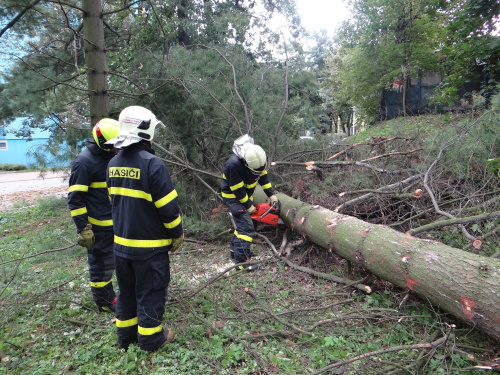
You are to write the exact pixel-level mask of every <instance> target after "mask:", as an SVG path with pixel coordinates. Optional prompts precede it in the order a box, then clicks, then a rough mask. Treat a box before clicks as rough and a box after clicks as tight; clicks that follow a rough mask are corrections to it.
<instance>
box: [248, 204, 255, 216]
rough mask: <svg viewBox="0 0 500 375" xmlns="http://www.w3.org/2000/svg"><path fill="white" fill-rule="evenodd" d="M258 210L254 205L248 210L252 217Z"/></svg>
mask: <svg viewBox="0 0 500 375" xmlns="http://www.w3.org/2000/svg"><path fill="white" fill-rule="evenodd" d="M255 210H256V208H255V206H254V205H253V204H252V205H251V206H250V207H248V208H247V212H248V213H249V214H250V215H251V214H253V213H254V212H255Z"/></svg>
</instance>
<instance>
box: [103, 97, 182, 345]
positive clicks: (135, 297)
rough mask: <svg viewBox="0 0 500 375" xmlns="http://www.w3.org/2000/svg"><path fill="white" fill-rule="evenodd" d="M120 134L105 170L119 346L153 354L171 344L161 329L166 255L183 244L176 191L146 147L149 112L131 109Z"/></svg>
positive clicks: (151, 128) (151, 125)
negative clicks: (135, 346)
mask: <svg viewBox="0 0 500 375" xmlns="http://www.w3.org/2000/svg"><path fill="white" fill-rule="evenodd" d="M119 122H120V132H119V134H118V136H117V137H116V138H115V139H113V140H111V141H110V142H109V144H112V145H114V146H115V147H117V148H120V149H122V150H121V151H120V153H119V154H118V155H117V156H116V157H114V158H113V159H112V160H111V162H110V163H109V165H108V171H107V178H106V182H107V186H108V191H109V195H110V198H111V206H112V215H113V225H114V230H115V244H114V253H115V264H116V278H117V280H118V286H119V288H120V294H119V296H118V303H117V305H116V327H117V334H118V343H119V345H120V347H121V348H124V349H127V348H128V347H129V345H130V344H135V343H137V344H138V345H139V348H141V349H142V350H146V351H154V350H157V349H158V348H160V347H162V346H163V345H164V344H166V343H168V342H171V341H172V340H173V339H174V333H173V331H172V330H170V329H166V328H164V327H163V326H162V319H163V315H164V313H165V303H166V301H167V287H168V284H169V282H170V261H169V254H168V252H169V251H170V252H174V251H176V250H177V249H178V248H179V247H180V246H181V245H182V242H183V239H184V236H183V228H182V223H181V216H180V209H179V205H178V199H177V192H176V190H175V188H174V184H173V182H172V179H171V178H170V174H169V172H168V170H167V167H166V166H165V164H164V163H163V161H162V160H161V159H160V158H158V157H157V156H155V154H154V150H153V149H152V148H151V146H152V143H151V142H152V141H153V138H154V135H155V130H156V128H157V127H165V125H163V124H162V123H161V122H160V121H159V120H158V119H157V118H156V116H155V115H154V114H153V113H152V112H151V111H150V110H148V109H146V108H144V107H139V106H131V107H127V108H125V109H123V110H122V111H121V113H120V116H119Z"/></svg>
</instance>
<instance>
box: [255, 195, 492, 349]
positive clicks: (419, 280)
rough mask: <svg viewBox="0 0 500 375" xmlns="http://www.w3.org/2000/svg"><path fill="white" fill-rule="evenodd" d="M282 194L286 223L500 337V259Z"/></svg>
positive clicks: (388, 279) (302, 233)
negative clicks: (368, 221)
mask: <svg viewBox="0 0 500 375" xmlns="http://www.w3.org/2000/svg"><path fill="white" fill-rule="evenodd" d="M277 196H278V198H279V200H280V206H281V213H280V217H281V219H282V220H283V222H284V224H285V225H287V226H288V227H289V228H291V229H292V230H294V231H295V232H297V233H299V234H300V235H302V236H303V237H304V238H307V239H308V240H310V241H312V242H314V243H315V244H317V245H319V246H321V247H323V248H325V249H327V250H328V251H334V252H335V253H337V254H338V255H339V256H341V257H342V258H344V259H347V260H349V261H351V262H353V263H356V264H358V265H360V266H362V267H364V268H365V269H367V270H368V271H370V272H371V273H373V274H374V275H377V276H378V277H380V278H382V279H384V280H387V281H390V282H391V283H393V284H395V285H397V286H400V287H402V288H408V289H410V290H411V291H413V292H415V293H416V294H417V295H419V296H420V297H421V298H422V299H424V300H427V301H429V302H430V303H432V304H433V305H434V306H437V307H439V308H441V309H443V310H445V311H446V312H448V313H450V314H452V315H454V316H455V317H457V318H459V319H461V320H463V321H465V322H467V323H469V324H471V325H472V326H474V327H475V328H477V329H479V330H480V331H482V332H483V333H486V334H487V335H489V336H491V337H493V338H495V339H496V340H500V277H499V276H500V260H498V259H492V258H487V257H483V256H480V255H476V254H473V253H469V252H465V251H463V250H460V249H456V248H453V247H450V246H447V245H444V244H442V243H440V242H437V241H431V240H425V239H419V238H415V237H412V236H410V235H408V234H405V233H401V232H397V231H395V230H393V229H391V228H389V227H387V226H382V225H375V224H370V223H367V222H364V221H362V220H359V219H356V218H354V217H352V216H348V215H342V214H338V213H335V212H333V211H330V210H327V209H325V208H323V207H321V206H312V205H309V204H306V203H303V202H301V201H299V200H296V199H294V198H291V197H289V196H287V195H285V194H277ZM254 198H255V202H256V203H259V202H263V201H264V200H265V195H264V193H263V192H262V190H260V189H259V190H257V191H256V193H255V196H254Z"/></svg>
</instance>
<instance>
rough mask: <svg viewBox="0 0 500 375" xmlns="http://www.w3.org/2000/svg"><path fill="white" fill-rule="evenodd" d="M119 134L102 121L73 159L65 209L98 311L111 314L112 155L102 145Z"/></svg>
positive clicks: (112, 124)
mask: <svg viewBox="0 0 500 375" xmlns="http://www.w3.org/2000/svg"><path fill="white" fill-rule="evenodd" d="M118 132H119V125H118V121H116V120H112V119H109V118H104V119H102V120H101V121H99V122H98V123H97V124H96V125H95V126H94V128H93V129H92V138H89V139H88V140H87V142H86V148H85V149H84V150H83V151H82V152H81V153H80V154H79V155H78V156H77V157H76V158H75V160H74V161H73V164H72V165H71V174H70V177H69V193H68V206H69V209H70V213H71V217H72V218H73V221H74V222H75V225H76V231H77V233H78V244H79V245H80V246H83V247H85V248H87V260H88V264H89V274H90V290H91V292H92V297H93V299H94V302H95V303H96V305H97V308H98V309H99V311H114V310H115V306H116V295H115V291H114V290H113V283H112V281H111V278H112V276H113V271H114V269H115V263H114V255H113V223H112V221H111V204H110V202H109V196H108V191H107V188H106V168H107V166H108V163H109V161H110V160H111V158H112V157H113V156H114V155H115V152H114V149H112V148H110V147H109V146H105V145H104V143H105V142H107V141H108V140H110V139H113V138H115V137H116V136H117V135H118Z"/></svg>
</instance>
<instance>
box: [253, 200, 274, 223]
mask: <svg viewBox="0 0 500 375" xmlns="http://www.w3.org/2000/svg"><path fill="white" fill-rule="evenodd" d="M250 217H251V218H252V220H255V221H258V222H260V223H265V224H270V225H277V224H278V222H279V219H280V217H279V211H278V207H277V206H276V205H274V206H271V205H270V204H269V203H259V204H258V205H256V206H255V212H254V213H253V214H251V215H250Z"/></svg>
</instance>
